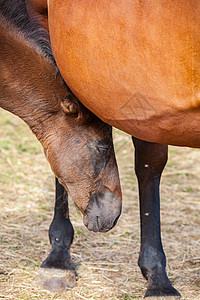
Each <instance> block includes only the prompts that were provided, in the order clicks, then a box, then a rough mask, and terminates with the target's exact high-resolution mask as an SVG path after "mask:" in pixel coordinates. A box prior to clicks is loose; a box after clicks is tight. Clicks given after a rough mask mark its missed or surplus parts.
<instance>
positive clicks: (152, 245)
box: [133, 137, 180, 297]
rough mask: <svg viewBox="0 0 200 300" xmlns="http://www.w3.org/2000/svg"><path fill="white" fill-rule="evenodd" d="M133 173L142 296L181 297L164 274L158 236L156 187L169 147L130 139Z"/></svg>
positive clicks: (161, 248)
mask: <svg viewBox="0 0 200 300" xmlns="http://www.w3.org/2000/svg"><path fill="white" fill-rule="evenodd" d="M133 143H134V146H135V171H136V175H137V178H138V184H139V197H140V220H141V248H140V254H139V260H138V265H139V267H140V269H141V271H142V274H143V276H144V277H145V278H146V280H148V286H147V291H146V294H145V297H149V296H180V294H179V293H178V291H177V290H176V289H174V288H173V286H172V285H171V283H170V281H169V279H168V277H167V274H166V257H165V253H164V251H163V247H162V241H161V233H160V195H159V185H160V178H161V174H162V171H163V169H164V167H165V165H166V162H167V153H168V147H167V146H166V145H160V144H155V143H148V142H144V141H142V140H139V139H136V138H134V137H133Z"/></svg>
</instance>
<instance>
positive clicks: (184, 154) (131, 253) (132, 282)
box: [0, 110, 200, 300]
mask: <svg viewBox="0 0 200 300" xmlns="http://www.w3.org/2000/svg"><path fill="white" fill-rule="evenodd" d="M114 135H115V147H116V152H117V158H118V164H119V169H120V177H121V183H122V189H123V213H122V216H121V218H120V220H119V222H118V224H117V226H116V227H115V228H114V229H113V230H111V231H110V232H109V233H106V234H102V233H101V234H100V233H97V234H95V233H91V232H89V231H87V229H86V228H85V227H84V225H83V223H82V216H81V214H80V213H79V212H78V211H77V209H76V208H75V206H74V204H73V203H72V201H71V200H70V215H71V220H72V223H73V225H74V229H75V239H74V243H73V246H72V248H71V254H72V257H73V260H74V261H75V263H76V264H77V272H78V281H77V284H76V286H75V287H74V288H73V289H72V290H69V291H66V292H64V293H63V294H62V295H59V294H56V295H55V294H52V293H50V292H48V291H44V290H40V289H38V287H37V286H36V285H35V283H34V278H35V277H36V276H37V274H38V271H39V265H40V264H41V262H42V261H43V260H44V259H45V258H46V256H47V254H48V252H49V250H50V246H49V241H48V228H49V225H50V222H51V219H52V215H53V206H54V177H53V174H52V172H51V170H50V168H49V165H48V163H47V162H46V160H45V158H44V154H43V152H42V149H41V146H40V144H39V143H38V142H37V140H36V139H35V138H34V136H33V134H32V133H31V132H30V131H29V129H28V128H27V126H26V125H25V124H24V123H23V122H22V121H20V120H19V119H18V118H16V117H14V116H12V115H11V114H9V113H7V112H5V111H3V110H0V207H1V209H0V299H15V300H21V299H31V300H35V299H63V300H64V299H69V300H79V299H80V300H81V299H90V300H92V299H103V300H104V299H105V300H107V299H108V300H110V299H112V300H114V299H123V300H129V299H142V297H143V295H144V293H145V290H146V282H145V280H144V279H143V277H142V275H141V273H140V270H139V268H138V266H137V258H138V252H139V245H140V241H139V235H140V233H139V232H140V226H139V209H138V188H137V181H136V177H135V174H134V171H133V169H134V163H133V146H132V143H131V139H130V137H129V136H128V135H126V134H124V133H122V132H119V131H115V134H114ZM161 199H162V200H161V220H162V238H163V245H164V249H165V253H166V256H167V271H168V275H169V278H170V280H171V281H172V282H173V284H174V286H175V287H176V288H177V289H178V290H179V291H180V293H181V294H182V297H183V299H188V300H193V299H196V300H197V299H200V282H199V280H200V226H199V225H200V151H199V150H198V149H189V148H176V147H170V150H169V161H168V165H167V167H166V168H165V171H164V174H163V177H162V185H161Z"/></svg>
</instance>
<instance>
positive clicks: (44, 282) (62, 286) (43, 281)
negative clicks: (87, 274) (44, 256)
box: [35, 269, 76, 294]
mask: <svg viewBox="0 0 200 300" xmlns="http://www.w3.org/2000/svg"><path fill="white" fill-rule="evenodd" d="M39 272H40V274H39V275H38V276H37V277H36V279H35V281H36V283H37V284H38V285H39V287H40V288H42V289H44V290H48V291H50V292H52V293H59V294H61V293H63V292H64V291H65V290H68V289H71V288H73V287H74V285H75V284H76V275H75V271H74V270H59V269H40V271H39Z"/></svg>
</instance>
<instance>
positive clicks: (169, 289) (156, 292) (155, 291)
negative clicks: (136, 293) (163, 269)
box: [144, 286, 181, 298]
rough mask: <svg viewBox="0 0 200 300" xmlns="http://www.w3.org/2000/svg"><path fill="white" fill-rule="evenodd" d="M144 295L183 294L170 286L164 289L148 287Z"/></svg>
mask: <svg viewBox="0 0 200 300" xmlns="http://www.w3.org/2000/svg"><path fill="white" fill-rule="evenodd" d="M144 297H145V298H146V297H181V294H180V293H179V292H178V291H177V290H176V289H175V288H174V287H173V286H169V287H166V288H163V289H158V288H157V289H156V288H154V289H151V288H148V289H147V291H146V294H145V296H144Z"/></svg>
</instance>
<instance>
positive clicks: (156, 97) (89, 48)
mask: <svg viewBox="0 0 200 300" xmlns="http://www.w3.org/2000/svg"><path fill="white" fill-rule="evenodd" d="M181 3H182V4H181V5H180V1H178V0H176V1H169V2H168V3H167V4H166V1H163V3H162V1H159V0H155V1H154V2H153V4H152V1H130V0H129V1H127V0H111V1H105V0H101V1H89V0H85V1H80V0H74V1H58V0H50V1H49V25H50V35H51V41H52V46H53V51H54V55H55V58H56V61H57V64H58V67H59V69H60V71H61V73H62V75H63V77H64V79H65V81H66V82H67V84H68V85H69V87H70V88H71V89H72V91H73V92H74V93H75V94H76V96H77V97H78V98H79V99H80V101H81V102H82V103H83V104H84V105H86V106H87V107H88V108H89V109H90V110H91V111H93V112H94V113H95V114H96V115H98V116H99V117H100V118H101V119H103V120H104V121H106V122H108V123H110V124H111V125H114V126H116V127H118V128H120V129H122V130H124V131H126V132H128V133H130V134H132V135H134V136H136V137H139V138H142V139H145V140H148V141H151V142H160V143H167V144H177V145H188V146H195V147H198V146H199V147H200V129H199V128H200V126H198V125H199V124H200V19H199V15H200V2H199V1H198V0H193V1H189V0H184V1H182V2H181ZM191 136H193V137H192V138H191Z"/></svg>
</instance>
